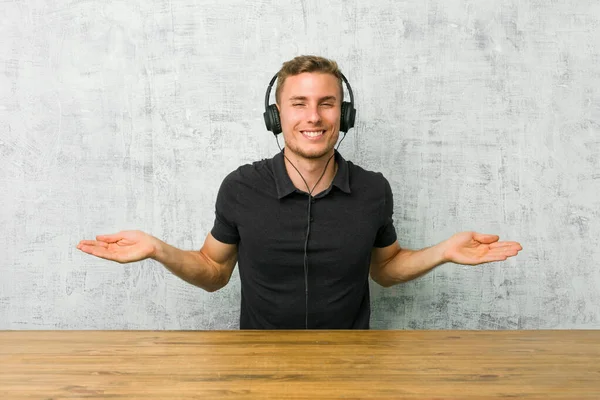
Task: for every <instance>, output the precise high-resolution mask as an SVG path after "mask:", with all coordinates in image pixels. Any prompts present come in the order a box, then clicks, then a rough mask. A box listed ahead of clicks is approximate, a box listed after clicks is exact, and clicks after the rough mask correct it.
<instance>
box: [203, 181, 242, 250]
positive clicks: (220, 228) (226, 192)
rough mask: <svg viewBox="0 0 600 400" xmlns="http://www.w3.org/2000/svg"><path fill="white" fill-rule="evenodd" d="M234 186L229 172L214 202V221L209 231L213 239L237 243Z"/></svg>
mask: <svg viewBox="0 0 600 400" xmlns="http://www.w3.org/2000/svg"><path fill="white" fill-rule="evenodd" d="M234 186H235V181H234V180H233V179H232V176H231V174H230V175H229V176H227V177H226V178H225V179H224V180H223V183H221V187H220V188H219V192H218V194H217V201H216V204H215V223H214V225H213V228H212V229H211V231H210V233H211V234H212V235H213V237H214V238H215V239H217V240H218V241H219V242H222V243H227V244H237V243H238V242H239V241H240V234H239V231H238V228H237V224H236V222H235V221H236V218H235V212H234V211H235V209H236V207H235V203H236V196H235V190H234Z"/></svg>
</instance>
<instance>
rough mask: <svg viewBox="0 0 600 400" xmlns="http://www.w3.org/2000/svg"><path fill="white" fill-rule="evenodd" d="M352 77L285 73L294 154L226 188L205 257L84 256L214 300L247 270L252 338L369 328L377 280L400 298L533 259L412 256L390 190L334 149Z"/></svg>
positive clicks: (282, 115)
mask: <svg viewBox="0 0 600 400" xmlns="http://www.w3.org/2000/svg"><path fill="white" fill-rule="evenodd" d="M342 78H343V75H342V74H341V72H340V71H339V69H338V67H337V64H336V63H335V62H333V61H331V60H327V59H324V58H321V57H314V56H301V57H296V58H294V59H293V60H291V61H288V62H286V63H284V64H283V67H282V69H281V70H280V71H279V73H278V75H277V81H278V82H277V89H276V114H278V115H277V118H279V119H280V125H281V131H282V132H283V136H284V141H285V148H284V149H283V150H282V152H281V153H279V154H277V155H276V156H275V157H274V158H272V159H268V160H262V161H259V162H255V163H253V164H252V165H244V166H241V167H240V168H238V169H237V170H236V171H234V172H232V173H231V174H229V175H228V176H227V177H226V178H225V180H224V181H223V183H222V185H221V188H220V190H219V194H218V196H217V202H216V218H215V224H214V227H213V229H212V230H211V233H209V234H208V236H207V237H206V240H205V242H204V245H203V247H202V248H201V249H200V250H199V251H183V250H179V249H177V248H175V247H173V246H170V245H168V244H166V243H164V242H162V241H161V240H159V239H157V238H155V237H153V236H150V235H148V234H146V233H144V232H140V231H123V232H119V233H117V234H113V235H101V236H97V238H96V240H95V241H93V240H83V241H81V242H80V243H79V245H78V246H77V248H78V249H80V250H82V251H84V252H86V253H89V254H92V255H95V256H97V257H101V258H105V259H109V260H114V261H117V262H120V263H128V262H133V261H139V260H143V259H145V258H152V259H154V260H157V261H159V262H161V263H162V264H164V265H165V266H166V268H168V269H169V270H170V271H171V272H172V273H174V274H175V275H177V276H178V277H180V278H182V279H184V280H185V281H187V282H189V283H191V284H193V285H196V286H199V287H201V288H203V289H204V290H207V291H209V292H213V291H215V290H218V289H220V288H222V287H224V286H225V285H227V283H228V282H229V279H230V278H231V275H232V272H233V269H234V267H235V265H236V263H238V260H239V273H240V279H241V290H242V293H241V315H240V328H241V329H302V328H306V329H368V328H369V317H370V300H369V285H368V278H369V275H370V276H371V278H372V279H373V280H374V281H375V282H377V283H378V284H380V285H382V286H384V287H389V286H392V285H395V284H398V283H402V282H407V281H410V280H412V279H415V278H417V277H420V276H422V275H423V274H425V273H427V272H428V271H430V270H432V269H433V268H435V267H436V266H438V265H441V264H443V263H445V262H454V263H459V264H470V265H475V264H481V263H486V262H491V261H500V260H505V259H506V258H508V257H511V256H515V255H516V254H517V253H518V252H519V251H520V250H521V249H522V248H521V246H520V244H519V243H516V242H499V241H498V239H499V238H498V236H496V235H484V234H479V233H475V232H462V233H458V234H456V235H454V236H452V237H451V238H449V239H448V240H446V241H444V242H442V243H439V244H438V245H435V246H432V247H429V248H426V249H422V250H419V251H413V250H408V249H403V248H401V247H400V245H399V244H398V241H397V240H396V231H395V229H394V225H393V222H392V211H393V201H392V193H391V189H390V186H389V183H388V181H387V180H386V179H385V178H384V177H383V176H382V175H381V174H380V173H375V172H370V171H366V170H364V169H363V168H360V167H358V166H356V165H354V164H353V163H352V162H349V161H346V160H344V159H343V157H342V156H341V155H340V154H339V153H338V152H337V150H335V148H334V146H335V144H336V143H337V141H338V137H339V131H340V123H341V119H342V118H343V117H344V116H343V115H342V114H343V112H342V97H343V86H342ZM267 111H268V109H267ZM346 129H348V128H346Z"/></svg>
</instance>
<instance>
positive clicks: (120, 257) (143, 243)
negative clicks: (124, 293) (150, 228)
mask: <svg viewBox="0 0 600 400" xmlns="http://www.w3.org/2000/svg"><path fill="white" fill-rule="evenodd" d="M155 240H156V239H155V238H154V237H153V236H150V235H148V234H147V233H144V232H142V231H121V232H119V233H115V234H111V235H98V236H96V240H82V241H80V242H79V244H78V245H77V248H78V249H79V250H81V251H83V252H84V253H88V254H91V255H93V256H96V257H100V258H104V259H107V260H111V261H116V262H119V263H129V262H134V261H140V260H143V259H146V258H148V257H150V256H151V255H152V254H153V252H154V251H155V245H154V243H155Z"/></svg>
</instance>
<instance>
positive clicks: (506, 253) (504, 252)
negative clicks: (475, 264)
mask: <svg viewBox="0 0 600 400" xmlns="http://www.w3.org/2000/svg"><path fill="white" fill-rule="evenodd" d="M518 253H519V251H518V250H517V249H512V248H506V247H505V248H498V249H494V250H490V251H489V252H488V253H487V254H486V255H485V256H484V257H483V262H493V261H504V260H506V259H507V258H509V257H514V256H516V255H517V254H518Z"/></svg>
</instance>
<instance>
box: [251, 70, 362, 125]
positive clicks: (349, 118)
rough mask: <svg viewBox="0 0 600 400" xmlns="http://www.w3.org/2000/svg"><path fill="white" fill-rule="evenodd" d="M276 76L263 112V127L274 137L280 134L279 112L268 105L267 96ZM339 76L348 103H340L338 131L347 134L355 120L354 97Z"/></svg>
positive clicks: (342, 76) (342, 75)
mask: <svg viewBox="0 0 600 400" xmlns="http://www.w3.org/2000/svg"><path fill="white" fill-rule="evenodd" d="M277 75H278V74H275V76H274V77H273V79H271V82H270V83H269V87H268V88H267V93H266V95H265V112H264V114H263V117H264V119H265V125H266V126H267V130H268V131H271V132H273V134H274V135H275V136H277V135H278V134H280V133H281V131H282V129H281V119H280V118H279V110H278V109H277V106H276V105H275V104H271V105H269V96H270V95H271V88H272V87H273V84H274V83H275V80H276V79H277ZM340 76H341V78H342V80H343V81H344V82H345V83H346V87H347V88H348V93H350V102H347V101H344V102H342V115H341V118H340V131H341V132H348V131H349V130H350V128H352V127H354V120H355V119H356V109H355V108H354V95H353V94H352V88H351V87H350V83H348V80H347V79H346V77H345V76H344V74H342V73H341V72H340Z"/></svg>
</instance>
